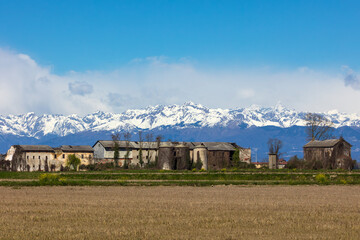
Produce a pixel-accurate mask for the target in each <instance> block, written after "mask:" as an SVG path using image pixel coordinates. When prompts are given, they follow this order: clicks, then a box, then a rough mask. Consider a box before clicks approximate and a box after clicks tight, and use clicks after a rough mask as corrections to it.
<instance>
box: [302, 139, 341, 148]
mask: <svg viewBox="0 0 360 240" xmlns="http://www.w3.org/2000/svg"><path fill="white" fill-rule="evenodd" d="M338 142H340V139H328V140H323V141H319V140H313V141H310V142H308V143H307V144H305V146H304V148H324V147H333V146H335V145H336V144H337V143H338Z"/></svg>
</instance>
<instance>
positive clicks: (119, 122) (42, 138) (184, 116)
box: [0, 102, 360, 161]
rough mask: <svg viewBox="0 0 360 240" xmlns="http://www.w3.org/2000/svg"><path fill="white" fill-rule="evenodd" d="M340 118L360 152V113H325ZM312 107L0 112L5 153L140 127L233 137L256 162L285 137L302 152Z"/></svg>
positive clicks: (188, 136) (168, 135)
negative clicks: (13, 147) (20, 146)
mask: <svg viewBox="0 0 360 240" xmlns="http://www.w3.org/2000/svg"><path fill="white" fill-rule="evenodd" d="M321 114H322V115H324V116H325V117H327V118H328V119H329V120H331V121H332V122H333V123H334V127H335V131H334V136H335V137H338V136H340V135H342V136H343V137H344V138H345V139H346V140H347V141H349V142H350V143H351V144H352V145H353V148H352V153H353V158H355V159H356V158H359V157H360V116H359V115H357V114H346V113H339V112H338V111H336V110H332V111H329V112H325V113H321ZM305 115H306V112H298V111H295V110H293V109H288V108H286V107H284V106H282V105H280V104H278V105H276V106H274V107H260V106H256V105H252V106H250V107H248V108H236V109H220V108H216V109H211V108H207V107H205V106H203V105H201V104H195V103H192V102H187V103H184V104H183V105H166V106H164V105H157V106H150V107H147V108H144V109H134V110H127V111H125V112H123V113H108V112H101V111H98V112H95V113H92V114H88V115H86V116H83V117H81V116H78V115H76V114H73V115H69V116H64V115H58V114H44V115H40V116H38V115H36V114H35V113H27V114H22V115H8V116H0V152H3V153H4V152H6V151H7V149H8V148H9V147H10V146H11V145H14V144H47V145H51V146H58V145H61V144H82V145H84V144H89V145H93V144H94V143H95V141H96V140H99V139H102V140H106V139H111V134H112V133H114V132H125V131H128V132H131V133H132V139H133V140H137V138H138V135H137V133H138V131H143V132H144V133H147V132H151V133H153V135H154V136H156V135H162V136H163V139H164V140H173V141H230V142H236V143H237V144H238V145H240V146H243V147H250V148H252V152H253V161H256V160H258V161H261V160H263V159H265V158H266V152H267V141H268V139H269V138H278V139H280V140H282V142H283V148H282V152H283V153H284V154H283V156H284V157H285V158H289V157H291V156H293V155H298V156H299V157H301V156H302V146H303V145H304V144H305V143H306V136H305V128H306V122H305V121H304V117H305Z"/></svg>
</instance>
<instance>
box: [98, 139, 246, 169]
mask: <svg viewBox="0 0 360 240" xmlns="http://www.w3.org/2000/svg"><path fill="white" fill-rule="evenodd" d="M116 143H117V147H118V151H119V159H118V160H119V165H122V164H123V163H124V161H125V160H127V161H128V163H129V164H133V165H137V166H140V165H141V164H140V152H141V155H142V161H143V162H144V163H147V162H151V163H155V161H156V159H158V162H157V167H158V168H160V169H173V170H176V169H184V168H185V166H186V168H189V164H192V163H195V162H196V161H198V160H199V161H201V163H202V166H203V168H204V169H221V168H226V167H231V164H232V161H233V159H232V157H233V154H234V152H235V150H236V149H239V160H240V161H243V162H247V163H251V149H250V148H241V147H239V146H237V145H236V144H235V143H228V142H169V141H168V142H141V143H140V142H137V141H116ZM93 148H94V159H95V162H98V163H106V162H113V161H114V152H115V142H114V141H111V140H108V141H104V140H100V141H97V142H96V143H95V144H94V146H93ZM140 149H141V151H140ZM169 151H171V154H170V152H169ZM185 153H186V155H188V156H185V155H184V154H185ZM165 156H166V157H165ZM185 162H186V163H185ZM179 164H180V165H179Z"/></svg>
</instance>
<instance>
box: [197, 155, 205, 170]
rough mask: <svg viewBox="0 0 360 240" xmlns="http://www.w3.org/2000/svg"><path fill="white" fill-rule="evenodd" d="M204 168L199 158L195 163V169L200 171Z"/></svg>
mask: <svg viewBox="0 0 360 240" xmlns="http://www.w3.org/2000/svg"><path fill="white" fill-rule="evenodd" d="M202 166H203V163H202V161H201V159H200V158H198V159H197V160H196V163H195V168H196V169H198V170H200V169H201V168H202Z"/></svg>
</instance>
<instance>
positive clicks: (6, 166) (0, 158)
mask: <svg viewBox="0 0 360 240" xmlns="http://www.w3.org/2000/svg"><path fill="white" fill-rule="evenodd" d="M5 158H6V154H0V171H10V161H7V160H5Z"/></svg>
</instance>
